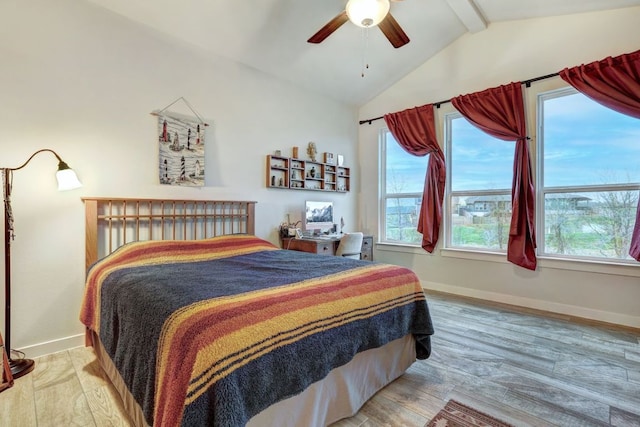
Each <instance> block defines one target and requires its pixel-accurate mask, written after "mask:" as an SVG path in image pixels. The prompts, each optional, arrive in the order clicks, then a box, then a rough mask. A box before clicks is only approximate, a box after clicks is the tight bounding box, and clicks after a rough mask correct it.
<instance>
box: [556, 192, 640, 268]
mask: <svg viewBox="0 0 640 427" xmlns="http://www.w3.org/2000/svg"><path fill="white" fill-rule="evenodd" d="M637 204H638V191H637V190H627V191H605V192H585V193H569V192H567V193H551V194H546V195H545V198H544V236H545V240H544V241H545V247H544V251H545V252H546V253H549V254H562V255H573V256H581V257H582V256H583V257H604V258H618V259H628V260H631V257H630V256H629V245H630V242H631V234H632V232H633V226H634V221H635V213H636V207H637Z"/></svg>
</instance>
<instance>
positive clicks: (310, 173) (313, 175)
mask: <svg viewBox="0 0 640 427" xmlns="http://www.w3.org/2000/svg"><path fill="white" fill-rule="evenodd" d="M309 175H310V176H311V178H315V177H316V168H315V167H313V166H312V167H311V170H310V171H309Z"/></svg>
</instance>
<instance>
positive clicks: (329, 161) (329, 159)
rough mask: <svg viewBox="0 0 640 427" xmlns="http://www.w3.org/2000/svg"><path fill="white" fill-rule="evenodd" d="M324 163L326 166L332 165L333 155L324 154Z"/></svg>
mask: <svg viewBox="0 0 640 427" xmlns="http://www.w3.org/2000/svg"><path fill="white" fill-rule="evenodd" d="M324 162H325V163H326V164H328V165H332V164H333V153H324Z"/></svg>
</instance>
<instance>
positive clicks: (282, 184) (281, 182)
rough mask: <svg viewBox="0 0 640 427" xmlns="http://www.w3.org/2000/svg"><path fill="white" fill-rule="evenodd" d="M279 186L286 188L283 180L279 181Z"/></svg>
mask: <svg viewBox="0 0 640 427" xmlns="http://www.w3.org/2000/svg"><path fill="white" fill-rule="evenodd" d="M278 185H279V186H280V187H284V180H283V179H282V178H280V181H278Z"/></svg>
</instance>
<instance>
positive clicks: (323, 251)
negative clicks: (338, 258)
mask: <svg viewBox="0 0 640 427" xmlns="http://www.w3.org/2000/svg"><path fill="white" fill-rule="evenodd" d="M316 253H317V254H318V255H335V254H336V252H335V249H334V244H333V242H326V243H325V242H322V243H319V244H318V246H317V247H316Z"/></svg>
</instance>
